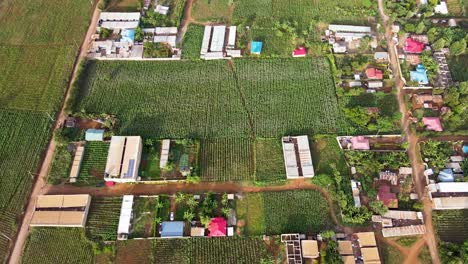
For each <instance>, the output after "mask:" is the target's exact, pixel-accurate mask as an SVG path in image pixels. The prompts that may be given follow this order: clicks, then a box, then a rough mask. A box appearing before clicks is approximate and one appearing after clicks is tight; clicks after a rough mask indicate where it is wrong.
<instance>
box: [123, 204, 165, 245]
mask: <svg viewBox="0 0 468 264" xmlns="http://www.w3.org/2000/svg"><path fill="white" fill-rule="evenodd" d="M158 202H159V201H158V197H136V198H135V200H134V203H133V215H134V217H133V219H132V230H131V233H130V235H129V237H130V238H134V237H155V236H156V229H157V226H156V224H155V221H154V219H155V218H156V216H157V213H158Z"/></svg>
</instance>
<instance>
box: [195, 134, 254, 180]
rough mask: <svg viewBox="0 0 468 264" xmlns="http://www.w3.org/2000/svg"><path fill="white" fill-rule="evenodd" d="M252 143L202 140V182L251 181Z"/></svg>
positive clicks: (252, 172)
mask: <svg viewBox="0 0 468 264" xmlns="http://www.w3.org/2000/svg"><path fill="white" fill-rule="evenodd" d="M252 149H253V142H252V140H250V139H237V138H223V139H210V140H202V141H201V147H200V167H201V178H202V180H203V181H242V180H253V176H254V164H253V156H252Z"/></svg>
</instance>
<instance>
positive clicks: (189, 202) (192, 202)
mask: <svg viewBox="0 0 468 264" xmlns="http://www.w3.org/2000/svg"><path fill="white" fill-rule="evenodd" d="M185 203H186V204H187V205H188V207H190V209H194V208H195V207H197V206H198V201H197V200H195V197H193V195H191V196H190V197H189V198H187V201H185Z"/></svg>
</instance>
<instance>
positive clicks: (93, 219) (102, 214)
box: [86, 197, 122, 241]
mask: <svg viewBox="0 0 468 264" xmlns="http://www.w3.org/2000/svg"><path fill="white" fill-rule="evenodd" d="M121 205H122V198H121V197H105V198H103V197H93V198H92V200H91V207H90V208H89V214H88V220H87V222H86V230H87V234H88V235H89V237H90V238H91V239H93V240H104V241H113V240H116V239H117V227H118V225H119V217H120V207H121Z"/></svg>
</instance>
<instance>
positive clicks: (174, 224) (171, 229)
mask: <svg viewBox="0 0 468 264" xmlns="http://www.w3.org/2000/svg"><path fill="white" fill-rule="evenodd" d="M160 233H161V237H162V238H171V237H183V236H184V222H183V221H165V222H162V223H161V231H160Z"/></svg>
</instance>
